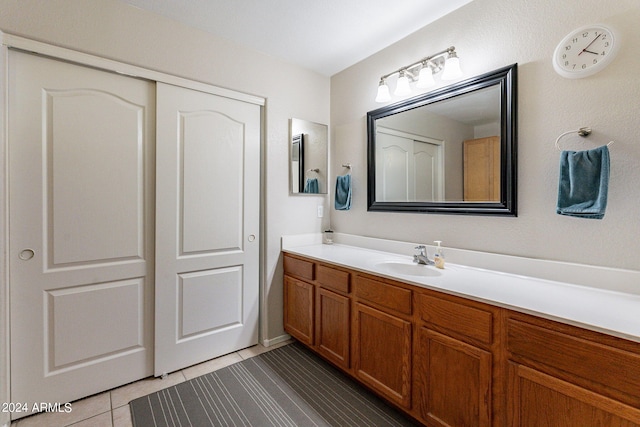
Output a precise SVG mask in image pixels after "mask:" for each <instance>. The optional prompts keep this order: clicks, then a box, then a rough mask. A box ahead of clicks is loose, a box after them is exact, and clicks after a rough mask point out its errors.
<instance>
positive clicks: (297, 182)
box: [291, 134, 304, 193]
mask: <svg viewBox="0 0 640 427" xmlns="http://www.w3.org/2000/svg"><path fill="white" fill-rule="evenodd" d="M303 139H304V138H303V135H302V134H299V135H293V137H292V138H291V190H292V191H293V192H294V193H299V192H301V191H302V188H304V152H303V151H302V150H303V149H304V148H303V147H304V144H303V143H302V141H303Z"/></svg>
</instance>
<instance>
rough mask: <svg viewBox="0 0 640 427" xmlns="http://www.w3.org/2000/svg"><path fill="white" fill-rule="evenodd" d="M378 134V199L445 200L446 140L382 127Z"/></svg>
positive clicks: (395, 200)
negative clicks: (444, 148) (444, 157)
mask: <svg viewBox="0 0 640 427" xmlns="http://www.w3.org/2000/svg"><path fill="white" fill-rule="evenodd" d="M376 133H377V144H376V158H377V159H379V162H378V163H377V166H376V167H377V168H379V169H378V170H376V181H377V182H376V200H381V201H386V202H414V201H418V202H433V201H442V200H444V173H443V170H444V168H443V166H442V163H443V154H442V153H443V144H444V142H443V141H441V140H437V139H433V138H428V137H424V136H420V135H413V134H410V133H406V132H402V131H397V130H393V129H387V128H383V127H380V126H378V128H377V129H376Z"/></svg>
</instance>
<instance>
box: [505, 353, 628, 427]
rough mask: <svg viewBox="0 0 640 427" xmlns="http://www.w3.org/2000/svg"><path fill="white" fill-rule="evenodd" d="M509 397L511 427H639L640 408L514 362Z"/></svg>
mask: <svg viewBox="0 0 640 427" xmlns="http://www.w3.org/2000/svg"><path fill="white" fill-rule="evenodd" d="M507 396H508V398H509V401H508V414H507V415H508V425H509V426H523V427H525V426H526V427H547V426H554V427H574V426H581V427H596V426H607V427H614V426H615V427H633V426H635V427H638V426H640V410H639V409H638V408H634V407H632V406H628V405H625V404H623V403H620V402H618V401H616V400H613V399H610V398H608V397H605V396H602V395H600V394H597V393H594V392H592V391H589V390H586V389H584V388H582V387H578V386H576V385H573V384H571V383H568V382H566V381H562V380H560V379H557V378H555V377H553V376H550V375H547V374H543V373H541V372H539V371H536V370H534V369H531V368H527V367H525V366H522V365H518V364H515V363H511V364H510V366H509V387H508V390H507Z"/></svg>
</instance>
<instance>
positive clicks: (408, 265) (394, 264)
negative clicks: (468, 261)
mask: <svg viewBox="0 0 640 427" xmlns="http://www.w3.org/2000/svg"><path fill="white" fill-rule="evenodd" d="M375 268H376V269H378V270H379V271H380V272H382V273H387V274H401V275H405V276H421V277H425V276H440V274H442V273H440V272H439V271H438V270H436V268H435V267H434V266H432V265H424V264H416V263H413V262H409V261H407V262H402V261H385V262H380V263H378V264H376V265H375Z"/></svg>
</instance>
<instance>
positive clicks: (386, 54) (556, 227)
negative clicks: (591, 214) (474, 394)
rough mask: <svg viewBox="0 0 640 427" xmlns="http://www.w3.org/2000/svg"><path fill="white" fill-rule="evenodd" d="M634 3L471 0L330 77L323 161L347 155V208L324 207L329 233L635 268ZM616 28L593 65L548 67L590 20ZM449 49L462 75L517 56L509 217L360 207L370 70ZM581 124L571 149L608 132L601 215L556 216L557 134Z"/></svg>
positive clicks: (372, 87)
mask: <svg viewBox="0 0 640 427" xmlns="http://www.w3.org/2000/svg"><path fill="white" fill-rule="evenodd" d="M639 21H640V4H639V3H638V2H637V0H604V1H602V0H562V1H549V0H510V1H504V0H474V1H473V2H471V3H469V4H467V5H465V6H463V7H462V8H460V9H458V10H456V11H454V12H452V13H451V14H449V15H447V16H445V17H443V18H441V19H440V20H438V21H436V22H435V23H433V24H430V25H428V26H426V27H424V28H423V29H421V30H419V31H417V32H416V33H414V34H412V35H410V36H409V37H407V38H405V39H403V40H401V41H400V42H398V43H396V44H394V45H392V46H390V47H388V48H386V49H384V50H382V51H380V52H378V53H376V54H375V55H373V56H371V57H369V58H367V59H365V60H364V61H361V62H360V63H358V64H356V65H354V66H352V67H351V68H348V69H347V70H345V71H343V72H341V73H338V74H336V75H334V76H333V77H332V78H331V124H332V131H333V134H332V166H333V171H334V172H336V173H340V169H339V168H338V167H337V166H339V164H341V163H345V162H351V163H352V164H353V165H354V168H353V182H354V190H353V205H352V210H350V211H335V210H332V212H331V225H332V228H333V229H334V230H335V231H338V232H342V233H350V234H357V235H364V236H371V237H379V238H388V239H395V240H406V241H412V242H424V243H427V244H431V242H432V241H433V240H443V241H444V245H445V246H447V245H448V246H451V247H456V248H464V249H473V250H482V251H487V252H495V253H502V254H511V255H520V256H527V257H533V258H546V259H551V260H560V261H569V262H576V263H586V264H594V265H602V266H608V267H620V268H629V269H636V270H638V269H640V261H639V259H640V190H639V189H638V188H639V186H640V131H639V130H638V129H639V127H638V123H639V121H638V114H639V112H640V73H638V70H640V56H639V55H638V54H637V53H638V50H639V49H640V32H638V30H637V23H638V22H639ZM598 22H601V23H604V24H609V25H612V26H615V27H616V28H617V29H618V31H619V33H620V35H621V36H622V42H623V46H622V49H621V51H620V52H619V53H618V56H617V58H616V60H615V61H614V62H613V63H612V64H611V65H609V67H607V68H606V69H605V70H604V71H602V72H600V73H598V74H596V75H594V76H592V77H588V78H585V79H577V80H569V79H565V78H562V77H560V76H559V75H558V74H556V73H555V71H554V70H553V66H552V64H551V56H552V54H553V51H554V49H555V47H556V44H557V43H558V42H559V41H560V40H561V39H562V38H563V37H564V36H565V35H566V34H567V33H569V32H570V31H571V30H573V29H574V28H577V27H581V26H583V25H587V24H590V23H598ZM451 45H455V47H456V49H457V51H458V56H459V57H460V60H461V65H462V68H463V71H464V73H465V76H466V77H472V76H475V75H479V74H482V73H484V72H488V71H491V70H494V69H497V68H500V67H503V66H506V65H509V64H512V63H518V85H519V91H518V97H519V99H518V168H519V172H518V196H519V203H518V204H519V214H518V217H517V218H499V217H478V216H447V215H433V214H402V213H379V212H367V187H366V185H367V174H366V137H367V135H366V126H365V120H366V113H367V111H370V110H373V109H376V108H379V107H380V106H381V105H380V104H376V103H375V102H374V98H375V93H376V89H377V85H378V81H379V78H380V76H381V75H383V74H386V73H388V72H390V71H392V70H395V69H397V68H399V67H401V66H402V65H405V64H409V63H412V62H414V61H416V60H419V59H420V58H422V57H424V56H427V55H429V54H432V53H434V52H437V51H439V50H441V49H444V48H446V47H448V46H451ZM582 126H591V127H592V128H593V134H592V135H591V136H590V137H589V138H588V139H587V140H586V141H585V144H584V145H581V143H580V141H579V139H580V138H579V137H577V136H575V137H574V138H571V137H567V138H566V139H564V140H563V141H564V142H563V144H564V146H565V147H566V148H568V149H575V150H579V149H582V147H586V148H594V147H596V146H599V145H602V144H606V143H607V142H609V141H610V140H615V141H616V143H615V144H614V145H613V146H612V147H611V178H610V185H609V203H608V208H607V211H606V215H605V218H604V219H603V220H602V221H598V220H587V219H579V218H572V217H563V216H560V215H557V214H556V213H555V206H556V199H557V186H558V183H557V180H558V161H559V152H558V151H557V150H556V149H555V148H554V142H555V139H556V137H557V136H558V135H560V134H561V133H563V132H565V131H567V130H572V129H578V128H580V127H582Z"/></svg>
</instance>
